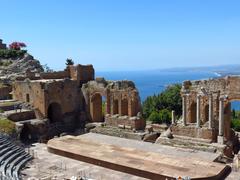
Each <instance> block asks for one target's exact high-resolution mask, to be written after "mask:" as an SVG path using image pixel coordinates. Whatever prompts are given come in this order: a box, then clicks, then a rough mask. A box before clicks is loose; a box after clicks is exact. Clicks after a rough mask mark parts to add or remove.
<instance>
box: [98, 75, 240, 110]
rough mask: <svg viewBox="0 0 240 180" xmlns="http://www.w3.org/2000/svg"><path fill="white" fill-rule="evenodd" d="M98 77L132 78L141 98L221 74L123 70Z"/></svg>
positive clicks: (236, 106) (234, 104)
mask: <svg viewBox="0 0 240 180" xmlns="http://www.w3.org/2000/svg"><path fill="white" fill-rule="evenodd" d="M96 76H97V77H104V78H105V79H107V80H131V81H134V83H135V85H136V87H137V88H138V90H139V93H140V97H141V100H142V101H144V100H145V99H146V98H147V97H148V96H152V95H154V94H159V93H161V92H162V91H163V90H164V89H165V88H166V87H167V86H168V85H171V84H174V83H182V82H183V81H185V80H200V79H209V78H216V77H218V76H219V75H218V74H216V73H214V72H209V71H189V70H186V71H183V70H179V71H173V70H170V71H167V70H163V71H161V70H152V71H129V72H127V71H122V72H96ZM232 108H234V109H235V110H240V103H239V102H232Z"/></svg>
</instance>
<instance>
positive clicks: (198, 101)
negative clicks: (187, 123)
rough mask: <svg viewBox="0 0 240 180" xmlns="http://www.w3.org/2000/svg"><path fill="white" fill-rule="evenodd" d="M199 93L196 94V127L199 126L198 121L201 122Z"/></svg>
mask: <svg viewBox="0 0 240 180" xmlns="http://www.w3.org/2000/svg"><path fill="white" fill-rule="evenodd" d="M200 97H201V96H200V95H197V117H196V118H197V124H196V127H197V128H199V127H200V123H201V120H200Z"/></svg>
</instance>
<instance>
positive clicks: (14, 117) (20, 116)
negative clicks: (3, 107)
mask: <svg viewBox="0 0 240 180" xmlns="http://www.w3.org/2000/svg"><path fill="white" fill-rule="evenodd" d="M7 118H8V119H10V120H11V121H14V122H19V121H24V120H30V119H35V118H36V116H35V113H34V111H24V112H16V113H12V114H10V115H9V116H7Z"/></svg>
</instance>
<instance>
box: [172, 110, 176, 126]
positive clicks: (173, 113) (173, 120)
mask: <svg viewBox="0 0 240 180" xmlns="http://www.w3.org/2000/svg"><path fill="white" fill-rule="evenodd" d="M175 122H176V115H175V111H172V124H175Z"/></svg>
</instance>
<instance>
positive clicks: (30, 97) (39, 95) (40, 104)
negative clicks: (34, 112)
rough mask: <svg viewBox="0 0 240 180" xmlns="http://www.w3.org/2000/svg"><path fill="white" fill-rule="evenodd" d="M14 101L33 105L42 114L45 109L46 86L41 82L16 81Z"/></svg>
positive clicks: (44, 112)
mask: <svg viewBox="0 0 240 180" xmlns="http://www.w3.org/2000/svg"><path fill="white" fill-rule="evenodd" d="M13 99H15V100H19V101H22V102H26V103H29V104H31V105H32V106H33V107H34V108H36V109H38V110H39V111H40V112H42V114H44V115H45V114H46V109H45V84H44V83H43V82H40V81H30V80H25V81H16V82H15V83H14V84H13Z"/></svg>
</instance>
